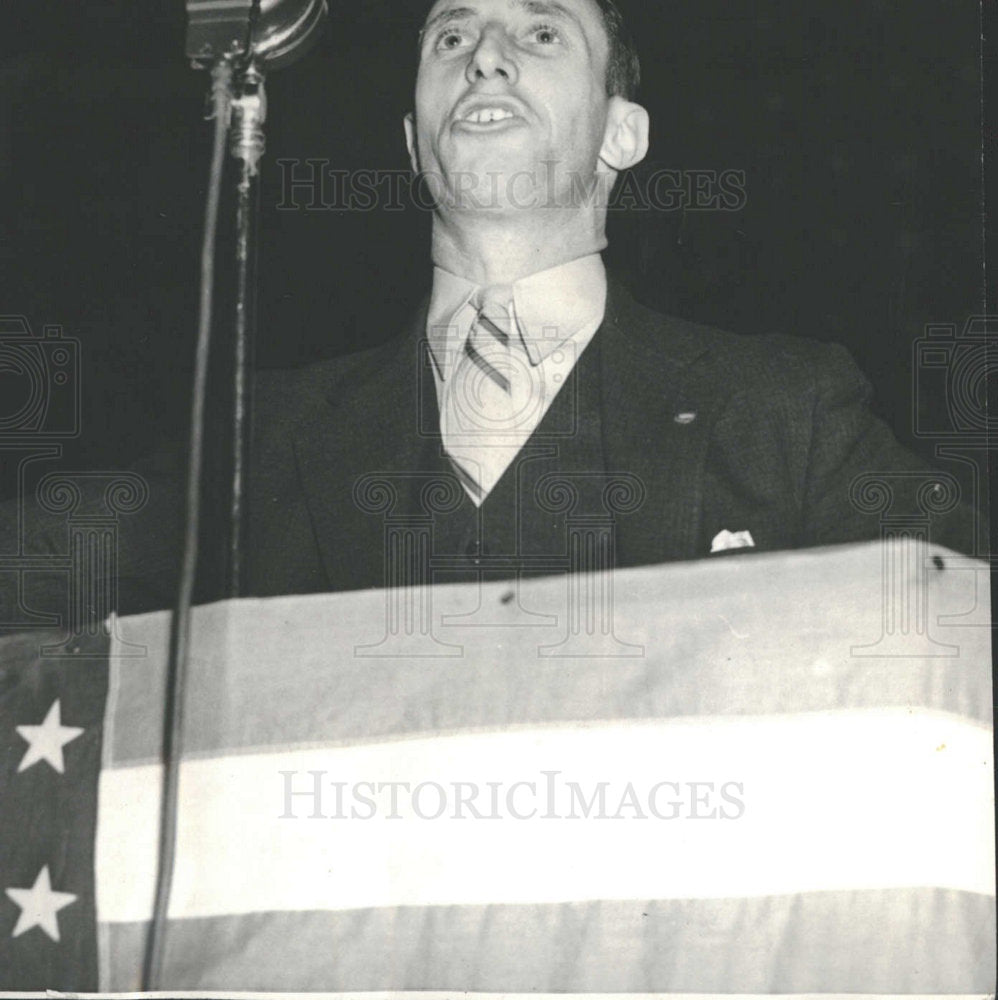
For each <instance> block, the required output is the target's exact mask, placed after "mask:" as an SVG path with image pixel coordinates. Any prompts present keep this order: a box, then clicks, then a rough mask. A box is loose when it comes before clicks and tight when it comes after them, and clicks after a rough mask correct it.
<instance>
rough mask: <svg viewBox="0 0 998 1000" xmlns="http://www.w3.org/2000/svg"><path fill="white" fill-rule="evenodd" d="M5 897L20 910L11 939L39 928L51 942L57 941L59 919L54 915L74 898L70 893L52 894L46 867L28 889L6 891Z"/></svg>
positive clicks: (73, 900)
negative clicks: (8, 897) (33, 928)
mask: <svg viewBox="0 0 998 1000" xmlns="http://www.w3.org/2000/svg"><path fill="white" fill-rule="evenodd" d="M7 895H8V896H10V898H11V899H12V900H13V901H14V902H15V903H16V904H17V905H18V906H19V907H20V908H21V915H20V917H18V919H17V926H16V927H15V928H14V933H13V934H12V935H11V937H19V936H20V935H21V934H23V933H24V932H25V931H30V930H31V928H32V927H41V929H42V930H43V931H45V933H46V934H48V936H49V937H50V938H52V940H53V941H58V940H59V918H58V917H57V916H56V914H57V913H58V912H59V911H60V910H61V909H62V908H63V907H64V906H69V904H70V903H72V902H75V900H76V897H75V896H74V895H73V894H72V893H71V892H53V891H52V882H51V881H50V879H49V866H48V865H46V866H45V867H44V868H43V869H42V870H41V871H40V872H39V873H38V878H36V879H35V884H34V885H33V886H32V887H31V888H30V889H8V890H7Z"/></svg>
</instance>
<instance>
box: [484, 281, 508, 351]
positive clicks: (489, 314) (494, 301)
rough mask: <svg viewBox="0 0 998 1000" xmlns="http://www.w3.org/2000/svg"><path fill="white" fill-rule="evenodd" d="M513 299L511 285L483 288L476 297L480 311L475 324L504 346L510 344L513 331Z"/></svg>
mask: <svg viewBox="0 0 998 1000" xmlns="http://www.w3.org/2000/svg"><path fill="white" fill-rule="evenodd" d="M512 299H513V289H512V288H511V287H510V286H509V285H492V286H491V287H489V288H483V289H481V290H480V291H479V292H478V294H477V295H476V296H475V299H474V305H475V308H476V309H477V311H478V315H477V316H476V318H475V326H476V327H479V328H483V329H484V331H485V332H486V333H488V334H490V335H491V337H492V338H493V339H494V340H495V341H497V342H498V343H499V344H501V345H502V346H503V347H509V346H510V337H511V335H512V333H513V319H512V317H511V316H510V305H511V303H512Z"/></svg>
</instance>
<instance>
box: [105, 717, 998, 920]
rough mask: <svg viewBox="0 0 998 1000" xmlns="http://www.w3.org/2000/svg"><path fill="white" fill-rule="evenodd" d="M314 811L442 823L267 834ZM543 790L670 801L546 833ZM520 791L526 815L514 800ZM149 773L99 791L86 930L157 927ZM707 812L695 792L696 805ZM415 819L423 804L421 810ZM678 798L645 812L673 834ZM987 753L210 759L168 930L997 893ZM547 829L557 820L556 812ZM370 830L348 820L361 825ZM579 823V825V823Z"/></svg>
mask: <svg viewBox="0 0 998 1000" xmlns="http://www.w3.org/2000/svg"><path fill="white" fill-rule="evenodd" d="M283 771H290V772H295V773H296V777H295V779H294V786H293V787H294V788H295V789H296V790H299V791H301V790H309V789H311V788H312V783H311V782H312V779H311V778H310V776H309V775H308V773H307V772H312V771H319V772H323V773H324V777H323V786H322V787H323V799H322V802H321V805H320V809H319V811H320V812H321V813H323V814H324V815H326V816H329V815H330V814H332V813H335V812H336V811H337V809H336V802H335V797H334V790H333V784H332V783H333V782H342V783H346V784H347V786H348V787H347V788H346V789H345V793H344V794H345V799H344V802H345V811H346V812H347V813H349V811H350V807H351V805H352V804H354V798H353V796H352V793H351V790H350V786H352V784H353V783H355V782H374V783H381V782H386V783H387V782H408V783H409V785H410V786H411V787H413V788H414V787H415V786H417V785H419V784H421V783H425V782H434V783H436V784H438V785H440V786H442V787H443V788H444V790H445V792H447V793H448V799H447V801H448V809H447V813H446V814H445V816H444V817H442V818H441V819H439V820H436V821H432V820H428V819H420V818H418V817H416V816H413V815H412V813H411V810H409V807H408V802H409V799H408V797H407V795H406V794H405V793H402V797H401V799H400V800H399V801H400V802H401V806H400V808H399V810H398V811H397V813H396V815H403V818H402V819H391V818H388V814H389V813H390V812H391V809H390V806H389V804H388V803H389V799H388V796H389V792H388V791H387V790H385V792H384V793H383V794H381V795H375V796H374V797H375V798H376V799H377V801H378V803H379V806H380V808H379V814H378V815H377V817H376V818H374V819H370V820H363V819H329V818H327V819H306V818H304V817H306V816H308V815H310V814H311V813H312V811H313V806H314V802H313V801H312V800H311V799H310V798H309V797H308V796H304V797H302V796H300V797H298V798H297V799H294V800H292V802H293V811H294V812H295V813H296V814H297V815H298V816H299V817H302V818H298V819H281V818H280V816H281V814H282V812H283V811H284V808H285V799H284V781H285V779H284V778H283V777H282V776H281V772H283ZM545 771H549V772H560V774H559V776H558V778H557V782H558V783H559V784H558V787H559V788H560V789H562V791H564V789H565V788H567V784H566V783H567V782H576V783H578V785H579V786H580V788H581V790H582V791H583V793H584V795H585V797H586V798H587V799H589V798H590V797H591V795H592V794H594V793H595V792H596V790H597V787H598V783H599V782H602V781H606V782H609V788H608V790H607V793H606V801H607V803H608V807H607V814H610V815H612V814H614V813H616V812H617V811H618V804H619V802H620V800H621V798H622V795H623V794H624V792H625V789H626V786H627V785H628V784H630V785H631V786H632V787H633V788H634V789H635V791H636V793H637V798H638V801H639V802H640V803H641V804H642V806H644V811H645V812H646V813H647V812H648V808H647V802H648V799H649V796H650V793H651V790H652V789H653V788H655V786H658V785H660V783H662V782H674V783H677V784H679V785H680V787H681V789H682V791H681V794H680V796H679V798H680V799H685V805H684V806H683V809H682V813H681V818H677V819H674V820H668V819H657V818H651V817H649V818H647V819H644V820H640V819H636V818H631V817H632V816H634V815H635V813H634V810H633V808H631V807H628V808H627V809H625V810H623V811H622V815H623V816H624V817H627V818H623V819H596V818H592V817H591V818H589V819H587V820H584V819H581V818H576V819H574V820H573V819H547V820H546V819H543V818H542V815H543V814H544V813H545V812H546V811H547V803H546V800H545V788H544V782H545V780H546V779H545V778H544V777H543V774H542V772H545ZM458 782H472V783H476V784H477V785H478V786H479V788H480V798H479V799H478V807H479V811H480V812H484V813H486V814H487V813H488V812H489V811H490V809H489V807H488V798H487V788H486V785H487V783H489V782H493V783H500V787H501V788H502V789H503V790H504V791H503V792H501V793H500V794H501V803H502V804H501V808H500V814H501V815H503V816H504V818H502V819H500V820H498V821H492V820H487V819H475V818H470V817H471V816H472V815H473V814H472V813H471V811H470V810H468V809H462V810H461V811H462V812H463V813H464V815H465V816H467V817H469V818H465V819H463V820H457V819H454V818H452V817H453V815H454V813H455V812H456V811H457V807H456V805H455V803H456V795H455V794H454V793H453V792H452V791H451V786H452V785H453V784H454V783H458ZM517 782H536V783H537V786H538V793H537V798H536V800H534V799H532V798H531V795H530V791H529V789H524V788H523V787H520V788H519V790H518V793H517V794H516V795H514V799H513V809H515V810H516V812H518V813H521V814H523V813H527V812H529V811H530V809H531V808H532V807H533V806H534V805H536V806H537V807H538V808H539V810H540V813H539V815H538V816H536V817H535V818H532V819H529V820H523V821H519V820H517V819H515V818H513V815H512V811H511V810H509V809H507V805H508V803H507V802H506V800H505V795H506V793H507V792H508V790H509V789H510V788H511V787H512V786H513V785H514V784H515V783H517ZM694 782H704V783H714V785H715V793H714V794H713V795H712V796H710V797H709V800H708V802H707V803H706V804H704V805H702V807H701V808H700V809H699V810H698V811H699V812H701V813H705V812H709V811H710V810H711V809H716V808H719V807H723V808H725V809H726V810H727V811H728V812H729V813H732V812H736V811H737V810H735V809H734V808H733V807H732V806H731V805H730V803H726V802H724V801H723V800H722V799H721V797H720V796H719V794H717V789H719V788H720V786H721V785H723V784H726V783H729V782H733V783H736V784H737V785H739V786H741V789H742V791H741V793H738V794H736V795H735V796H734V797H735V798H740V799H741V801H742V802H743V803H744V814H743V815H742V816H741V818H738V819H728V820H723V819H693V818H689V816H690V813H691V811H692V808H691V804H690V797H691V794H692V793H691V792H690V791H689V789H688V785H689V784H690V783H694ZM159 787H160V769H159V768H158V767H151V766H140V767H134V768H121V769H110V770H106V771H105V772H103V773H102V775H101V782H100V798H99V812H98V835H97V845H96V885H97V914H98V919H99V920H100V921H101V922H109V923H114V922H128V921H141V920H145V919H148V917H149V914H150V912H151V907H152V896H153V880H154V869H155V864H154V862H155V846H156V845H155V831H156V829H157V812H158V796H159ZM700 791H701V793H704V789H701V790H700ZM424 792H425V793H426V794H425V796H424V797H422V801H421V804H420V807H419V808H420V811H421V812H422V814H423V815H432V814H433V813H434V812H435V811H436V808H437V803H438V798H439V795H438V794H437V793H436V792H435V790H433V789H432V788H430V789H424ZM676 798H677V796H675V795H673V794H672V789H671V788H668V789H666V790H665V791H661V790H660V792H659V798H658V800H657V807H658V810H659V812H660V813H662V814H663V815H667V814H668V804H669V803H670V802H671V801H673V800H675V799H676ZM991 800H992V793H991V739H990V735H989V733H988V731H987V729H986V727H984V726H981V725H977V724H974V723H970V722H968V721H967V720H965V719H960V718H958V717H955V716H948V715H942V714H936V713H931V712H911V711H905V710H900V709H899V710H876V711H862V712H834V713H821V714H815V715H795V716H783V717H762V718H749V719H744V718H737V719H735V718H729V719H717V718H710V719H699V720H680V721H676V720H672V721H661V720H659V721H653V722H644V723H635V722H626V723H620V724H599V725H593V726H582V725H572V726H563V727H558V726H547V727H543V728H535V729H522V730H514V731H509V732H487V733H473V734H445V735H441V736H438V737H436V738H420V739H411V740H399V741H396V742H391V743H380V744H376V745H361V746H345V747H344V746H340V747H335V748H325V749H323V748H316V749H314V750H296V751H293V752H285V753H266V754H246V755H242V756H239V755H235V756H228V757H226V756H220V757H215V758H210V759H202V760H194V761H189V762H187V763H185V764H184V766H183V772H182V782H181V803H180V816H179V842H178V862H177V869H176V878H175V882H174V890H173V896H172V902H171V910H170V915H171V917H173V918H186V917H204V916H218V915H224V914H246V913H258V912H268V911H294V910H320V911H322V910H325V911H336V910H349V909H363V908H372V907H374V908H376V907H400V906H434V905H478V904H526V903H549V902H571V901H584V900H596V899H603V900H628V899H631V900H633V899H642V900H648V899H662V900H667V899H709V898H731V897H745V896H754V895H766V894H780V893H800V892H810V891H832V890H852V889H883V888H899V887H930V886H931V887H939V888H950V889H957V890H964V891H968V892H973V893H980V894H993V892H994V872H993V867H992V864H991V862H992V859H993V853H994V834H993V823H992V805H991ZM558 803H559V805H558V806H557V807H556V809H555V812H556V813H558V814H559V815H566V814H567V813H568V812H569V809H568V807H567V803H568V797H565V796H563V797H562V798H559V799H558ZM366 811H368V810H367V808H366V807H361V812H366ZM579 812H581V809H580V810H578V811H577V814H578V813H579Z"/></svg>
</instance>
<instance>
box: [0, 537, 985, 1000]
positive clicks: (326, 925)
mask: <svg viewBox="0 0 998 1000" xmlns="http://www.w3.org/2000/svg"><path fill="white" fill-rule="evenodd" d="M989 599H990V598H989V592H988V573H987V567H986V566H985V565H984V564H982V563H977V562H974V561H971V560H966V559H963V558H961V557H959V556H956V555H954V554H952V553H950V552H947V551H945V550H941V549H927V548H925V547H924V546H920V545H919V546H915V545H914V544H913V543H905V542H891V543H874V544H871V545H861V546H848V547H842V548H835V549H828V550H813V551H808V552H799V553H784V554H770V555H738V556H734V557H724V558H719V559H716V560H709V561H704V562H700V563H694V564H685V565H672V566H666V567H651V568H647V569H639V570H629V571H626V572H619V573H615V574H606V575H602V576H600V577H599V578H586V579H580V578H578V577H551V578H548V579H542V580H535V581H529V582H522V583H521V584H520V585H519V586H518V587H517V586H509V585H507V584H504V583H497V584H489V585H485V586H482V587H445V586H442V587H432V586H427V587H426V588H425V589H424V590H422V591H420V592H418V593H414V592H406V593H396V592H378V591H371V592H364V593H351V594H338V595H318V596H310V597H291V598H275V599H268V600H242V601H235V602H226V603H222V604H217V605H212V606H209V607H203V608H199V609H197V610H196V612H195V616H194V621H193V632H192V659H191V667H190V675H189V685H188V687H187V690H186V715H185V718H186V723H185V726H186V731H185V739H184V754H185V756H184V763H183V765H182V775H181V789H180V807H179V813H178V838H179V839H178V856H177V866H176V870H175V875H174V882H173V892H172V896H171V909H170V920H169V922H168V927H167V948H166V976H165V984H164V985H165V986H166V987H168V988H169V989H170V990H171V991H175V990H196V991H207V990H211V991H227V992H233V991H287V992H308V991H323V992H333V993H335V992H342V993H357V992H364V991H393V992H404V991H446V992H453V991H461V992H465V991H468V992H480V993H505V994H508V993H542V994H544V993H618V992H641V993H653V992H654V993H731V992H738V993H771V992H788V993H805V992H835V993H848V992H865V993H920V994H929V993H964V994H969V993H987V992H991V991H993V989H994V981H993V975H994V960H995V950H994V949H995V945H994V941H995V933H994V931H995V883H994V871H993V856H994V827H993V794H992V774H993V768H992V759H991V758H992V750H991V748H992V735H991V733H992V717H991V700H992V686H991V667H990V663H991V649H990V629H989V627H988V625H987V615H988V608H989ZM399 607H418V608H419V609H420V613H419V615H416V616H407V615H400V614H398V613H397V611H398V608H399ZM482 609H486V610H487V611H488V616H487V618H483V615H482V614H481V610H482ZM906 609H907V610H906ZM911 609H916V610H917V614H916V613H914V612H912V613H908V611H910V610H911ZM483 621H487V622H488V624H482V622H483ZM407 622H408V623H409V624H408V625H407ZM168 625H169V617H168V615H167V614H166V613H162V614H154V615H146V616H141V617H135V618H125V619H119V620H117V621H116V622H114V624H113V627H112V628H109V629H108V630H107V634H105V635H102V636H92V637H88V638H86V639H85V640H83V645H84V648H83V649H82V650H78V651H77V652H76V653H75V655H74V656H73V657H72V658H71V659H69V658H60V657H59V656H57V655H52V648H53V647H52V643H51V637H49V636H45V635H42V634H34V635H31V636H22V637H16V638H14V639H8V640H4V641H3V643H2V645H0V655H2V658H0V663H2V667H0V671H2V684H0V717H2V725H3V741H2V747H3V757H2V764H0V803H2V814H3V817H4V819H3V820H2V823H3V826H2V832H3V837H4V840H3V850H2V853H0V989H22V990H23V989H43V988H46V987H47V988H53V989H60V990H93V989H98V988H99V989H101V990H104V991H113V992H123V991H130V990H134V989H136V988H137V984H138V977H139V974H140V969H141V959H142V949H143V946H144V942H145V935H146V933H147V926H148V924H147V922H148V920H149V917H150V914H151V910H152V900H153V892H154V880H155V862H156V846H157V845H156V830H157V825H158V808H159V789H160V782H161V777H162V768H161V765H160V763H159V759H158V754H159V747H160V740H161V732H162V728H161V727H162V719H161V716H162V701H163V691H164V676H165V660H166V649H167V636H168ZM386 640H390V641H386ZM434 646H436V647H437V649H436V652H435V650H434ZM136 649H145V650H146V651H147V655H146V656H144V657H137V656H136V655H135V651H136ZM56 706H57V708H56Z"/></svg>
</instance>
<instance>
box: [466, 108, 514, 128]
mask: <svg viewBox="0 0 998 1000" xmlns="http://www.w3.org/2000/svg"><path fill="white" fill-rule="evenodd" d="M515 117H516V116H515V115H514V114H513V112H512V111H510V110H509V109H508V108H476V109H474V110H472V111H469V112H468V113H467V114H466V115H464V116H463V117H462V118H461V121H464V122H471V123H472V124H473V125H491V124H492V122H501V121H506V120H507V119H509V118H515Z"/></svg>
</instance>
